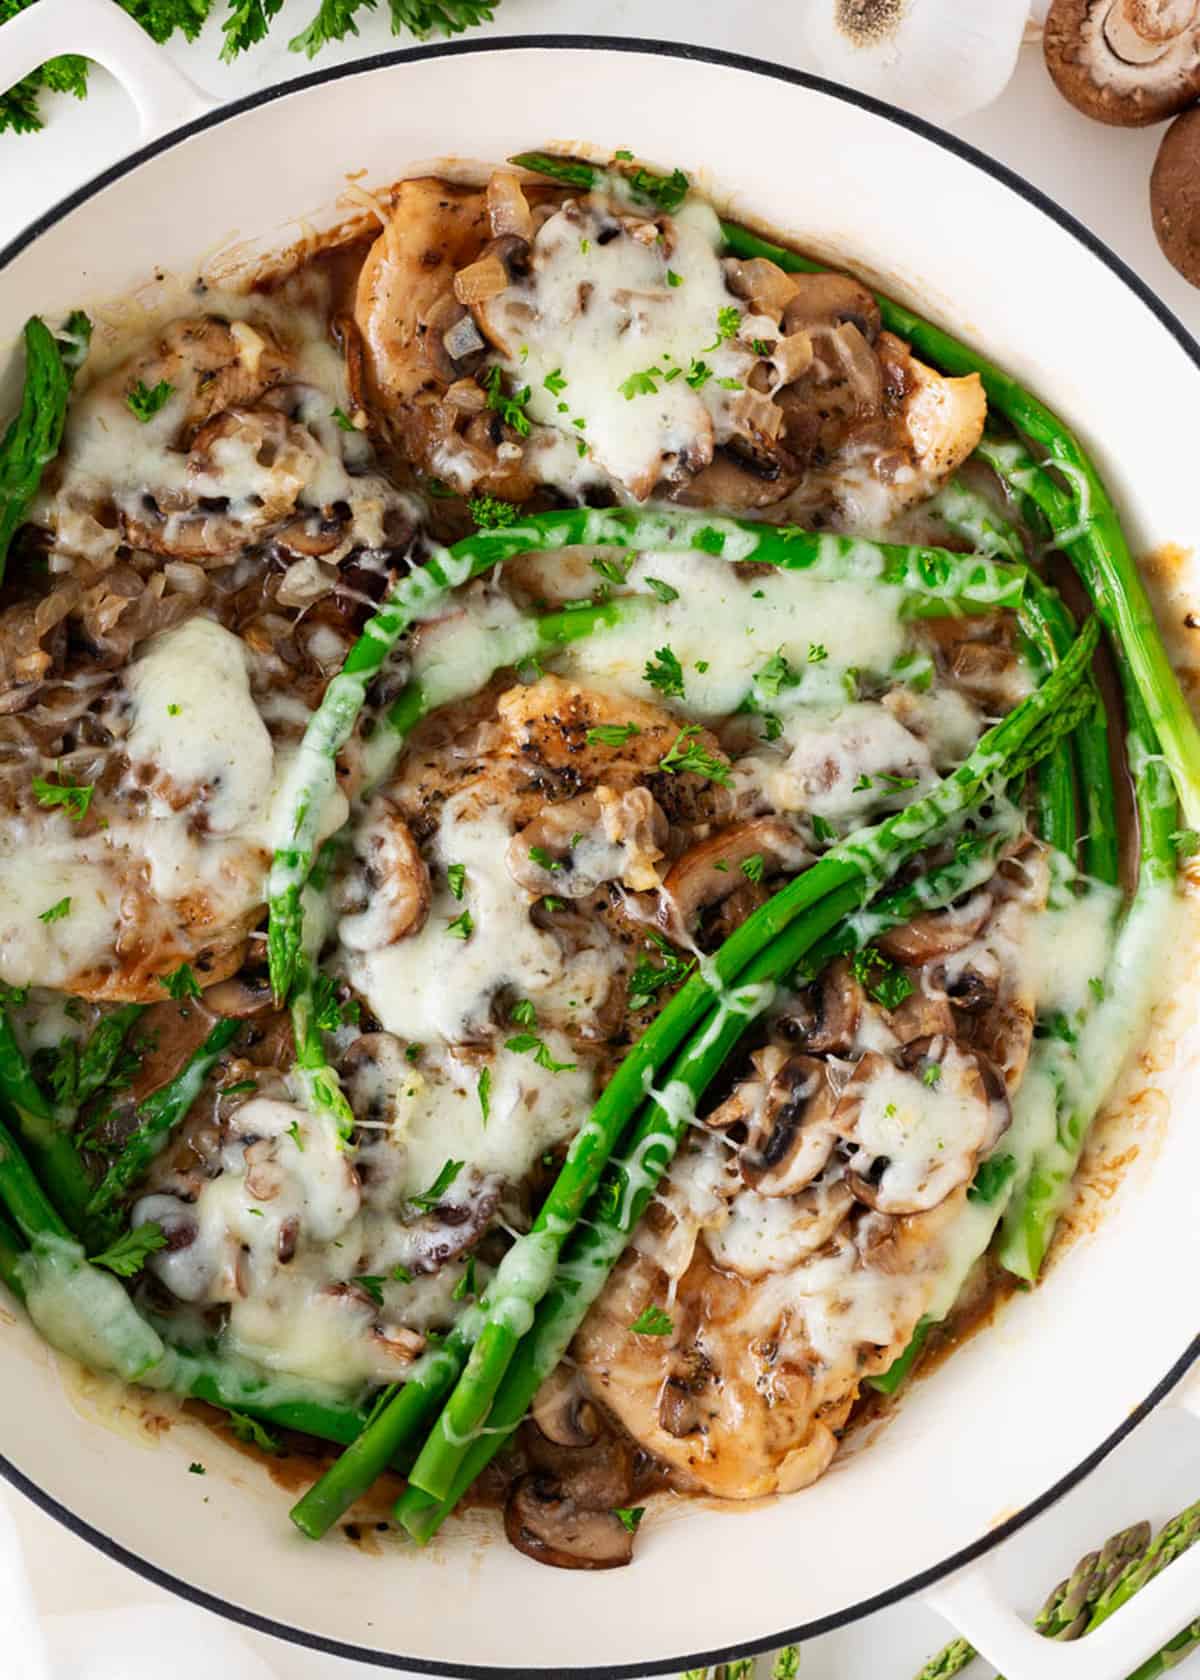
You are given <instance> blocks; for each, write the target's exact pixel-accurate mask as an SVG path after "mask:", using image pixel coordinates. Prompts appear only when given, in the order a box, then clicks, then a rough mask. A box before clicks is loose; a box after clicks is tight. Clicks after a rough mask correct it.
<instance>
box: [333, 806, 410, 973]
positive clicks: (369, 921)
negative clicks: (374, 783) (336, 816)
mask: <svg viewBox="0 0 1200 1680" xmlns="http://www.w3.org/2000/svg"><path fill="white" fill-rule="evenodd" d="M354 852H355V870H354V873H353V875H352V876H351V879H350V880H349V881H348V882H347V883H345V884H344V887H343V895H344V897H349V899H350V902H351V903H352V904H361V906H362V908H360V909H358V908H356V909H354V910H352V913H351V914H349V915H344V916H343V917H342V919H341V921H340V922H339V923H338V937H339V938H340V939H341V941H342V943H343V945H347V946H349V947H350V949H351V950H352V951H378V950H382V949H384V948H385V947H386V946H388V945H394V944H395V943H396V941H397V940H399V939H405V938H407V937H408V936H409V935H410V934H413V933H416V932H417V931H418V930H419V929H420V928H421V927H423V926H424V923H425V918H426V916H427V915H428V914H429V906H430V903H431V901H432V889H431V887H430V882H429V870H428V868H427V867H426V864H425V860H424V858H423V857H422V856H421V854H420V852H419V851H418V849H417V843H416V841H415V840H414V839H413V837H412V833H411V831H410V830H409V827H408V824H407V823H406V822H405V821H404V818H403V817H402V816H401V815H400V813H399V812H398V811H397V810H396V808H395V806H394V805H392V804H391V803H390V802H389V801H388V800H386V799H382V798H380V799H376V800H375V801H373V803H372V806H371V809H370V810H369V812H368V814H367V820H366V822H365V823H364V824H363V825H362V827H361V828H360V830H359V832H358V834H357V836H356V838H355V842H354Z"/></svg>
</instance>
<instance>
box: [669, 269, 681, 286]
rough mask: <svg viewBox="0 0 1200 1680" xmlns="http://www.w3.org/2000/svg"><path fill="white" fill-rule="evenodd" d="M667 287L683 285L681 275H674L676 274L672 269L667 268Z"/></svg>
mask: <svg viewBox="0 0 1200 1680" xmlns="http://www.w3.org/2000/svg"><path fill="white" fill-rule="evenodd" d="M667 285H668V286H672V287H674V286H682V285H683V275H682V274H676V272H675V270H674V269H673V268H669V269H668V270H667Z"/></svg>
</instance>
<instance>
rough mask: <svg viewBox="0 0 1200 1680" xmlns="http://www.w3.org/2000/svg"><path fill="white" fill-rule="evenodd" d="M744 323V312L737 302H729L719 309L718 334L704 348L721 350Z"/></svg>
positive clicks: (706, 349)
mask: <svg viewBox="0 0 1200 1680" xmlns="http://www.w3.org/2000/svg"><path fill="white" fill-rule="evenodd" d="M741 324H742V312H741V310H740V309H739V308H738V306H737V304H736V303H727V304H726V305H725V307H724V308H723V309H718V310H717V336H716V338H714V339H713V341H712V343H711V344H706V345H705V346H704V349H705V351H706V352H708V351H709V350H719V349H720V348H721V346H722V344H724V342H725V340H726V339H727V338H732V337H733V336H734V334H735V333H736V332H737V330H738V328H739V327H740V326H741Z"/></svg>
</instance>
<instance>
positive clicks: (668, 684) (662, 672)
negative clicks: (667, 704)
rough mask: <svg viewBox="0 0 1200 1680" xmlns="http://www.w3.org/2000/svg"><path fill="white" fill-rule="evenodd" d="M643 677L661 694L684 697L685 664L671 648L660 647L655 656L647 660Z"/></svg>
mask: <svg viewBox="0 0 1200 1680" xmlns="http://www.w3.org/2000/svg"><path fill="white" fill-rule="evenodd" d="M642 677H643V679H644V680H645V681H646V682H648V683H649V684H650V687H651V688H656V689H657V690H658V691H659V693H660V694H666V695H675V696H676V697H677V698H678V699H680V700H682V699H683V666H682V665H681V664H680V663H679V661H678V659H676V657H675V654H674V652H673V651H672V649H671V648H669V647H660V648H659V649H658V650H657V652H656V653H655V655H654V658H653V659H648V660H647V661H646V666H645V669H644V670H643V672H642Z"/></svg>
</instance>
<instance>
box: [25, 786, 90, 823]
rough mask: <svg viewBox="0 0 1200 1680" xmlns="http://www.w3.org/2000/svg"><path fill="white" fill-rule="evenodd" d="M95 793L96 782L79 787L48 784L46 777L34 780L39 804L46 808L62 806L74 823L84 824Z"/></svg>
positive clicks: (34, 788) (35, 795) (35, 794)
mask: <svg viewBox="0 0 1200 1680" xmlns="http://www.w3.org/2000/svg"><path fill="white" fill-rule="evenodd" d="M95 791H96V784H95V783H94V782H87V783H85V784H83V785H82V786H79V785H76V783H74V782H48V781H47V780H46V778H45V777H44V776H35V777H34V778H33V793H34V798H35V799H36V800H37V802H38V804H39V805H44V806H46V807H50V806H54V805H61V806H62V807H63V809H64V811H66V813H67V815H68V816H69V817H70V819H71V821H72V822H82V821H83V819H84V817H86V816H87V814H88V809H89V807H90V805H91V803H92V795H93V794H94V793H95Z"/></svg>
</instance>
